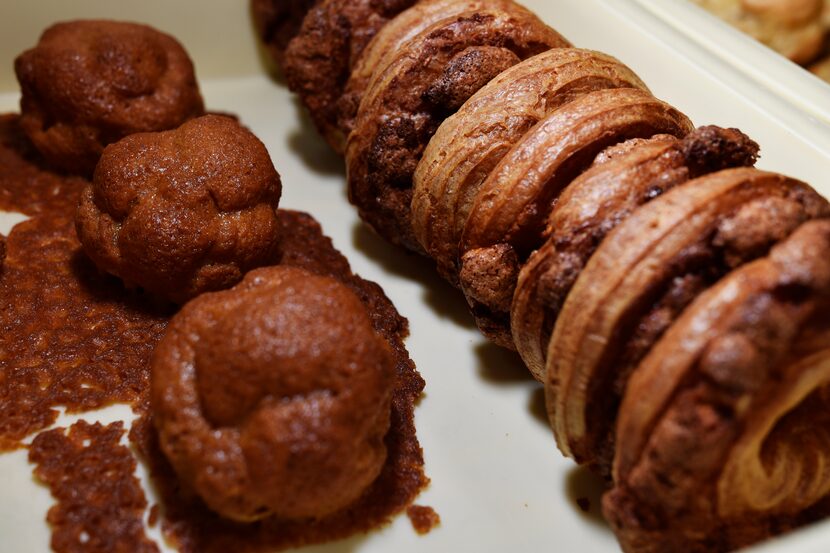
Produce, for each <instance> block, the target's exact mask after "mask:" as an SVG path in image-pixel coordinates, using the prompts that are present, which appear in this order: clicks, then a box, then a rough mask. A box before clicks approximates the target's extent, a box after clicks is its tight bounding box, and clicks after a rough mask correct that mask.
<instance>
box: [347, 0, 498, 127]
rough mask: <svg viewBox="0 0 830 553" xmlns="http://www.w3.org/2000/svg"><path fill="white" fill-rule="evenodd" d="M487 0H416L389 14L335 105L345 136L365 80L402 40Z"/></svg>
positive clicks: (388, 59)
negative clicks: (408, 6)
mask: <svg viewBox="0 0 830 553" xmlns="http://www.w3.org/2000/svg"><path fill="white" fill-rule="evenodd" d="M488 1H489V0H420V1H419V2H418V3H417V4H416V5H414V6H412V7H411V8H409V9H408V10H404V11H403V12H402V13H400V14H398V16H397V17H395V18H393V19H392V20H391V21H389V22H388V23H387V24H386V25H384V26H383V27H382V28H381V29H380V31H379V32H378V33H377V35H375V38H373V39H372V40H371V41H370V42H369V44H368V45H367V46H366V48H365V49H364V50H363V52H362V53H361V55H360V56H359V57H358V59H357V61H356V62H355V66H354V67H353V68H352V71H351V75H350V76H349V80H348V81H347V83H346V89H345V91H344V92H343V96H342V98H341V99H340V102H339V106H338V122H339V125H340V130H341V132H342V133H343V135H344V137H345V138H348V136H349V134H350V133H351V131H352V130H353V129H354V124H355V118H356V117H357V112H358V110H359V108H360V102H361V100H362V99H363V95H364V94H365V93H366V89H367V88H368V87H369V83H370V82H371V81H372V80H373V79H375V78H379V77H380V76H382V75H383V72H384V70H385V69H386V68H387V67H388V66H389V64H390V63H391V62H392V60H394V59H395V57H396V56H397V55H398V52H399V51H400V49H401V48H402V47H403V45H404V44H406V43H407V42H409V41H410V40H412V39H414V38H415V37H416V36H418V35H419V34H421V33H422V32H423V31H425V30H426V29H428V28H430V27H431V26H432V25H434V24H436V23H438V22H439V21H441V20H442V19H446V18H448V17H453V16H457V15H460V14H462V13H464V12H467V11H470V10H476V9H481V8H483V7H484V6H485V4H486V3H487V2H488Z"/></svg>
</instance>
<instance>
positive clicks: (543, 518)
mask: <svg viewBox="0 0 830 553" xmlns="http://www.w3.org/2000/svg"><path fill="white" fill-rule="evenodd" d="M525 4H526V5H527V6H528V7H530V8H531V9H533V10H535V11H536V12H537V13H538V14H539V15H540V16H541V17H542V19H544V20H545V21H546V22H548V23H550V24H551V25H552V26H554V27H555V28H557V29H558V30H559V31H560V32H562V33H563V34H564V35H565V36H567V37H568V38H569V39H570V40H571V41H572V42H574V43H575V44H576V45H578V46H582V47H588V48H594V49H598V50H603V51H605V52H608V53H610V54H613V55H615V56H617V57H619V58H620V59H622V60H623V61H624V62H626V63H628V64H629V65H631V67H632V68H633V69H634V70H635V71H637V72H638V73H639V74H640V75H641V76H642V77H643V79H644V80H645V81H646V82H647V83H648V84H649V86H650V87H651V88H652V90H653V91H654V93H655V94H656V95H657V96H659V97H661V98H663V99H665V100H667V101H669V102H671V103H673V104H674V105H676V106H677V107H678V108H680V109H681V110H683V111H685V112H686V113H687V114H689V116H690V117H692V119H693V120H694V121H695V122H696V123H697V124H708V123H716V124H720V125H724V126H736V127H740V128H742V129H743V130H745V131H746V132H747V133H748V134H750V135H751V136H753V137H754V138H755V139H756V140H757V141H759V142H760V143H761V145H762V147H763V158H762V161H761V163H760V164H759V165H760V166H761V167H763V168H766V169H772V170H778V171H782V172H785V173H788V174H791V175H793V176H796V177H798V178H801V179H803V180H806V181H808V182H811V183H812V184H813V185H814V186H816V187H817V188H818V189H819V190H820V191H821V192H822V193H823V194H825V195H830V183H828V182H827V180H826V179H825V177H826V175H827V173H828V168H830V132H829V131H828V129H827V128H826V127H825V126H824V125H823V124H822V123H820V122H818V121H815V120H813V119H811V118H810V116H809V115H807V114H805V113H804V112H803V111H802V109H801V108H800V107H793V106H790V105H788V104H787V103H786V102H784V101H782V100H781V98H780V97H779V96H778V95H776V94H772V93H770V94H757V95H756V94H753V93H752V92H751V89H748V88H747V84H746V83H747V81H746V79H743V78H739V79H737V80H736V79H735V77H734V73H733V71H732V70H731V69H730V66H729V65H728V64H725V63H724V62H723V61H722V60H720V59H718V58H717V57H714V56H712V55H711V53H710V52H708V51H707V50H705V49H703V48H700V46H699V45H697V43H695V42H694V41H691V40H687V39H685V38H683V37H680V36H678V34H677V32H676V31H674V30H673V29H671V28H670V27H668V26H666V25H665V23H662V22H661V21H660V20H659V19H658V18H655V17H653V16H651V15H650V14H649V13H647V12H646V11H644V10H643V9H642V8H641V7H640V6H639V5H638V4H636V2H634V1H633V0H631V1H629V0H558V1H557V2H550V1H549V0H526V1H525ZM245 40H247V38H246V39H245ZM33 42H34V41H33ZM186 46H187V45H186ZM15 54H16V52H11V53H3V57H2V59H1V60H0V65H4V66H8V64H10V62H11V59H12V58H13V57H14V55H15ZM202 88H203V91H204V93H205V97H206V100H207V104H208V106H209V108H210V109H216V110H228V111H233V112H236V113H238V114H239V115H240V117H241V119H242V121H243V122H244V123H245V124H247V125H248V126H249V127H250V128H251V129H252V130H253V131H254V132H255V133H256V134H257V135H258V136H259V137H260V138H261V139H262V140H263V141H264V142H265V144H266V145H267V146H268V148H269V151H270V152H271V155H272V157H273V160H274V163H275V165H276V166H277V168H278V170H279V171H280V173H281V174H282V177H283V183H284V193H283V201H282V206H284V207H288V208H293V209H301V210H305V211H309V212H311V213H312V214H313V215H314V216H315V217H317V219H318V220H319V221H320V222H321V223H322V225H323V228H324V230H325V231H326V233H327V234H328V235H330V236H331V237H332V238H333V239H334V243H335V245H336V246H337V247H338V248H339V249H340V250H341V251H343V253H344V254H345V255H346V256H347V257H348V258H349V260H350V261H351V263H352V266H353V268H354V270H355V271H356V272H358V273H359V274H361V275H362V276H364V277H365V278H369V279H372V280H375V281H377V282H379V283H380V284H381V285H382V286H383V288H384V290H385V291H386V293H387V294H388V295H389V297H390V298H392V300H393V301H394V302H395V304H396V305H397V307H398V309H399V310H400V311H401V312H402V313H403V314H404V315H405V316H407V317H408V318H409V320H410V323H411V330H412V337H411V338H410V339H409V341H408V346H409V350H410V352H411V354H412V357H413V359H414V360H415V362H416V364H417V365H418V369H419V370H420V372H421V374H423V376H424V378H425V379H426V381H427V389H426V396H425V397H424V399H423V401H422V402H421V404H420V406H419V407H418V409H417V415H416V416H417V427H418V435H419V438H420V440H421V444H422V446H423V448H424V453H425V457H426V470H427V473H428V475H429V477H430V478H431V479H432V485H431V486H430V488H429V489H428V490H427V491H426V492H425V493H424V494H423V495H422V496H421V497H419V498H418V500H417V503H419V504H425V505H430V506H432V507H434V508H435V509H436V510H437V511H438V513H439V514H440V515H441V518H442V525H441V526H440V527H438V528H436V529H435V530H433V531H432V532H431V533H430V534H428V535H427V536H425V537H419V536H417V535H416V534H415V533H414V531H413V530H412V528H411V526H410V524H409V522H408V521H407V520H406V517H398V518H397V519H396V520H395V521H394V522H393V524H391V525H390V526H389V527H387V528H384V529H382V530H380V531H377V532H373V533H371V534H370V535H368V536H365V537H364V536H360V537H356V538H353V539H350V540H346V541H345V542H339V543H334V544H328V545H325V546H320V547H312V548H307V549H305V550H304V551H320V552H336V551H361V552H386V551H396V552H410V551H470V550H476V551H482V552H489V551H493V552H503V551H517V552H518V551H522V552H523V551H541V550H555V551H563V552H576V551H578V552H580V553H612V552H617V551H619V549H618V547H617V545H616V541H615V539H614V537H613V535H612V534H611V533H610V531H609V530H608V529H607V527H606V526H605V525H604V523H603V522H602V521H601V520H600V519H599V517H598V515H597V512H598V511H597V509H598V498H597V491H598V490H597V487H596V485H595V483H594V482H593V480H592V479H591V478H590V477H588V476H586V474H585V473H584V472H583V471H581V470H579V469H577V468H576V467H575V466H574V464H573V463H572V462H571V461H569V460H567V459H564V458H563V457H562V456H561V455H560V454H559V453H558V451H557V449H556V446H555V444H554V441H553V438H552V436H551V433H550V430H549V429H548V427H547V425H546V423H545V421H544V419H543V417H542V415H541V414H540V413H541V394H540V390H539V386H538V385H537V384H536V383H535V382H533V381H532V380H531V379H530V378H529V377H528V376H527V374H526V371H525V369H523V367H522V366H521V364H520V362H519V360H518V358H517V357H515V356H514V355H511V354H508V353H506V352H503V351H500V350H499V349H498V348H496V347H494V346H490V345H488V344H487V343H486V342H485V341H484V340H483V339H482V338H481V337H480V336H479V334H478V333H477V332H476V331H475V328H474V326H473V324H472V322H471V319H470V317H469V316H468V315H467V313H466V309H465V305H464V302H463V299H462V298H461V297H460V295H459V294H458V293H457V292H455V291H454V290H453V289H451V288H450V287H449V286H448V285H446V284H445V283H443V282H442V281H441V280H440V278H439V277H438V276H436V274H435V272H434V271H433V270H432V268H431V266H430V264H429V263H428V262H426V261H424V260H421V259H417V258H414V257H412V256H409V255H407V254H406V253H403V252H401V251H399V250H397V249H395V248H392V247H391V246H388V245H387V244H386V243H384V242H383V241H382V240H380V239H378V238H376V237H375V236H374V235H372V234H371V233H370V232H368V231H367V230H366V228H365V227H364V226H362V225H361V224H360V222H359V220H358V218H357V215H356V213H355V211H354V210H353V209H352V208H351V207H350V206H349V204H348V203H347V201H346V196H345V192H344V177H343V167H342V162H341V161H340V160H339V159H338V158H336V157H335V156H334V155H332V154H331V153H330V152H329V151H328V150H327V149H326V147H325V145H324V144H323V142H322V140H320V139H319V138H318V137H317V136H316V135H315V133H314V132H313V130H312V129H311V128H310V127H309V125H308V123H307V122H306V120H305V119H304V117H303V116H302V115H301V112H300V110H298V109H297V106H296V103H295V102H294V100H293V99H292V97H291V95H290V94H289V93H288V91H287V90H286V89H285V88H284V87H283V86H281V85H279V84H275V83H274V82H272V81H271V80H269V79H268V78H267V77H265V76H263V75H254V76H251V77H235V78H232V79H225V80H222V79H212V80H207V81H205V82H203V83H202ZM16 104H17V95H15V94H6V95H0V110H1V111H9V110H14V109H16ZM3 221H5V216H0V222H3ZM123 413H124V411H123V409H119V408H115V409H114V410H108V411H107V412H106V413H104V414H102V415H101V416H100V418H102V419H103V420H105V421H109V420H112V419H113V418H118V417H121V416H123ZM89 418H90V420H95V419H96V418H99V417H98V415H93V416H90V417H89ZM61 422H63V421H61ZM142 474H143V473H142ZM0 490H2V493H0V536H2V538H0V552H3V553H6V552H8V553H24V552H28V551H45V550H47V549H48V541H49V531H48V528H47V526H46V524H45V522H44V516H45V511H46V509H47V508H48V506H49V505H50V503H51V499H50V497H49V494H48V491H47V490H45V489H44V488H42V487H39V486H38V485H36V484H35V483H34V482H33V480H32V476H31V467H30V466H29V465H28V464H27V463H26V461H25V453H21V452H17V453H13V454H7V455H0ZM585 496H587V497H589V498H590V500H591V510H592V512H591V514H587V515H586V514H584V513H582V511H581V510H580V509H579V507H578V506H577V504H576V499H577V498H579V497H585ZM828 540H830V525H824V526H818V527H815V528H813V529H809V530H808V531H806V532H803V533H801V534H799V535H796V536H793V537H790V538H788V539H787V540H786V541H783V542H781V543H780V545H772V546H771V547H772V549H765V550H764V551H768V552H774V551H792V550H793V548H794V547H796V546H797V547H799V551H813V550H815V551H818V549H808V547H810V544H816V545H815V547H819V546H820V545H819V544H822V543H823V544H824V546H823V547H824V549H822V550H823V551H826V544H827V542H828ZM802 547H803V548H804V549H801V548H802Z"/></svg>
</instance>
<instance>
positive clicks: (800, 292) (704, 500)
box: [603, 221, 830, 553]
mask: <svg viewBox="0 0 830 553" xmlns="http://www.w3.org/2000/svg"><path fill="white" fill-rule="evenodd" d="M828 312H830V222H828V221H816V222H811V223H806V224H804V225H803V226H802V227H801V228H800V229H799V230H798V231H796V232H795V233H794V234H793V235H792V237H790V238H789V239H788V240H787V241H785V242H783V243H781V244H779V245H777V246H776V247H774V248H773V249H772V252H771V253H770V255H769V257H766V258H764V259H761V260H759V261H756V262H754V263H751V264H748V265H746V266H745V267H743V268H742V269H740V270H738V271H735V272H734V273H732V274H730V275H729V276H728V277H726V278H724V279H723V280H722V281H721V282H719V283H718V284H717V285H716V286H714V287H713V288H712V289H710V290H708V291H707V292H705V293H703V294H702V295H701V296H700V297H699V298H698V299H697V300H695V302H694V303H693V304H692V305H691V306H690V307H689V309H688V310H687V311H686V312H684V313H683V315H682V316H681V317H680V319H678V321H677V322H676V323H675V324H674V325H673V326H672V328H671V329H670V330H669V331H668V332H667V333H666V334H665V336H664V337H663V338H662V339H661V340H660V342H658V343H657V345H656V346H655V347H654V348H653V350H652V351H651V353H650V354H649V355H648V357H646V358H645V359H644V360H643V362H642V363H641V364H640V366H639V367H638V368H637V369H636V371H635V372H634V374H633V376H632V377H631V380H630V382H629V385H628V388H627V390H626V392H625V399H624V401H623V404H622V408H621V409H620V420H619V426H618V430H617V432H618V443H619V449H618V453H617V458H616V460H615V463H614V480H615V486H614V489H613V491H612V492H610V493H609V494H608V495H606V497H605V498H604V501H603V505H604V511H605V514H606V517H607V518H608V520H609V521H610V522H611V525H612V526H613V527H614V530H615V532H616V533H617V536H618V537H619V539H620V542H621V544H622V546H623V550H624V551H626V552H627V553H652V552H653V553H658V552H659V553H704V552H706V553H712V552H715V553H719V552H726V551H732V550H734V549H737V548H740V547H743V546H746V545H748V544H751V543H753V542H755V541H758V540H760V539H765V538H767V537H769V536H771V535H774V534H777V533H780V532H782V531H786V530H787V529H789V528H792V527H794V526H796V525H800V524H802V523H804V522H807V521H809V520H810V519H811V518H815V517H818V516H821V515H826V514H827V513H828V512H830V511H828V509H827V507H828V506H827V505H826V504H825V505H823V506H822V505H820V504H819V503H820V502H821V500H822V499H823V498H826V497H827V494H828V493H830V471H828V470H827V466H828V463H830V459H828V456H829V455H830V432H828V429H830V408H828V406H830V318H828V316H827V313H828ZM811 507H812V508H813V509H812V511H811Z"/></svg>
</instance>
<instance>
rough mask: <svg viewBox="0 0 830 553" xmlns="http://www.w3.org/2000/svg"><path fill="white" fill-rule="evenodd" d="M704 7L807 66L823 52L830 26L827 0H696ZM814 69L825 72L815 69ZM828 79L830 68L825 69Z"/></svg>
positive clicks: (829, 3)
mask: <svg viewBox="0 0 830 553" xmlns="http://www.w3.org/2000/svg"><path fill="white" fill-rule="evenodd" d="M694 1H695V2H696V3H697V4H698V5H700V6H702V7H703V8H704V9H706V10H708V11H710V12H712V13H713V14H715V15H717V16H718V17H720V18H721V19H723V20H724V21H726V22H728V23H729V24H731V25H733V26H734V27H736V28H738V29H740V30H741V31H743V32H745V33H746V34H748V35H750V36H751V37H753V38H755V39H757V40H758V41H760V42H762V43H763V44H765V45H767V46H769V47H770V48H772V49H773V50H775V51H776V52H778V53H779V54H781V55H783V56H785V57H787V58H789V59H790V60H792V61H794V62H795V63H798V64H800V65H804V66H807V65H808V64H810V63H811V62H814V61H815V60H816V58H818V57H819V56H820V55H821V52H822V48H823V46H824V44H825V40H826V38H827V35H828V29H830V7H828V6H830V2H828V1H827V0H694ZM813 72H814V73H816V74H818V75H819V76H821V75H822V74H821V73H819V72H816V71H815V70H813ZM824 75H825V76H824V77H823V78H824V79H827V77H826V75H827V71H826V70H825V72H824Z"/></svg>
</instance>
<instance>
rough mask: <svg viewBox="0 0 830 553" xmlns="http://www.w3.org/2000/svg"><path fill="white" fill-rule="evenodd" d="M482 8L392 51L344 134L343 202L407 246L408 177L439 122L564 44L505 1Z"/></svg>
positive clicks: (414, 245)
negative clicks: (511, 70) (508, 73)
mask: <svg viewBox="0 0 830 553" xmlns="http://www.w3.org/2000/svg"><path fill="white" fill-rule="evenodd" d="M462 4H463V3H462ZM483 6H484V7H480V8H477V9H472V10H467V11H463V12H461V13H458V12H457V11H456V13H455V14H454V15H452V16H451V17H447V18H445V19H442V20H440V21H438V22H437V23H435V24H433V25H432V26H430V27H428V28H426V29H425V30H423V31H422V32H421V33H420V34H418V35H416V36H414V37H413V38H412V39H410V40H409V41H408V42H406V43H405V44H402V45H401V47H400V48H399V49H398V50H396V51H394V52H393V54H394V55H393V56H392V57H391V58H390V60H389V61H388V65H386V67H385V68H381V69H380V70H378V69H376V70H375V73H374V74H373V77H372V80H371V82H370V85H369V86H368V88H367V89H366V93H365V94H364V95H363V97H362V100H361V103H360V109H359V110H358V114H357V118H356V120H355V125H354V130H353V131H352V133H351V134H350V135H349V140H348V144H347V149H346V159H347V164H348V167H349V174H348V180H349V199H350V200H351V201H352V203H354V204H355V205H356V206H357V208H358V211H359V212H360V214H361V217H363V219H364V220H365V221H367V222H368V223H369V224H370V225H371V226H372V227H373V228H374V229H375V230H376V231H377V232H378V233H379V234H380V235H381V236H384V237H385V238H387V239H388V240H390V241H391V242H392V243H395V244H400V245H403V246H405V247H407V248H409V249H410V250H413V251H421V247H420V244H418V242H417V240H416V239H415V237H414V235H413V233H412V227H411V224H410V222H409V221H410V218H409V212H410V204H411V200H412V175H413V173H414V172H415V166H416V165H417V163H418V161H419V159H420V157H421V154H422V153H423V150H424V148H425V147H426V144H427V143H428V142H429V139H430V138H431V137H432V135H433V134H434V133H435V131H436V129H437V128H438V126H439V125H440V123H441V122H442V121H443V120H444V119H445V118H446V117H447V116H449V115H451V114H452V113H454V112H455V111H456V110H457V109H458V108H459V107H461V105H462V104H463V103H464V102H465V101H466V100H467V99H468V98H469V97H470V96H472V95H473V94H474V93H475V92H476V91H477V90H478V89H479V88H481V87H482V86H484V85H485V84H487V83H488V82H489V81H490V80H491V79H492V78H493V77H495V76H496V75H498V74H499V73H501V72H502V71H503V70H505V69H507V68H508V67H511V66H513V65H515V64H516V63H518V62H520V61H521V60H523V59H526V58H529V57H532V56H534V55H536V54H539V53H541V52H543V51H545V50H548V49H550V48H554V47H560V46H567V42H566V41H565V40H564V39H563V38H562V37H561V36H560V35H559V34H557V33H556V32H555V31H553V30H552V29H551V28H550V27H548V26H547V25H545V24H544V23H542V22H541V21H540V20H539V19H538V18H537V17H536V16H535V15H533V14H531V13H530V12H528V11H527V10H525V9H524V8H522V7H520V6H519V5H517V4H515V3H513V2H512V1H510V0H491V1H489V2H484V3H483ZM420 9H425V8H422V7H421V4H417V5H416V6H415V7H413V8H411V9H410V10H409V11H410V12H411V11H413V10H415V11H418V10H420ZM406 13H407V12H404V14H403V15H402V16H401V17H403V16H405V15H406ZM393 23H394V22H393ZM379 36H380V35H379Z"/></svg>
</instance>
